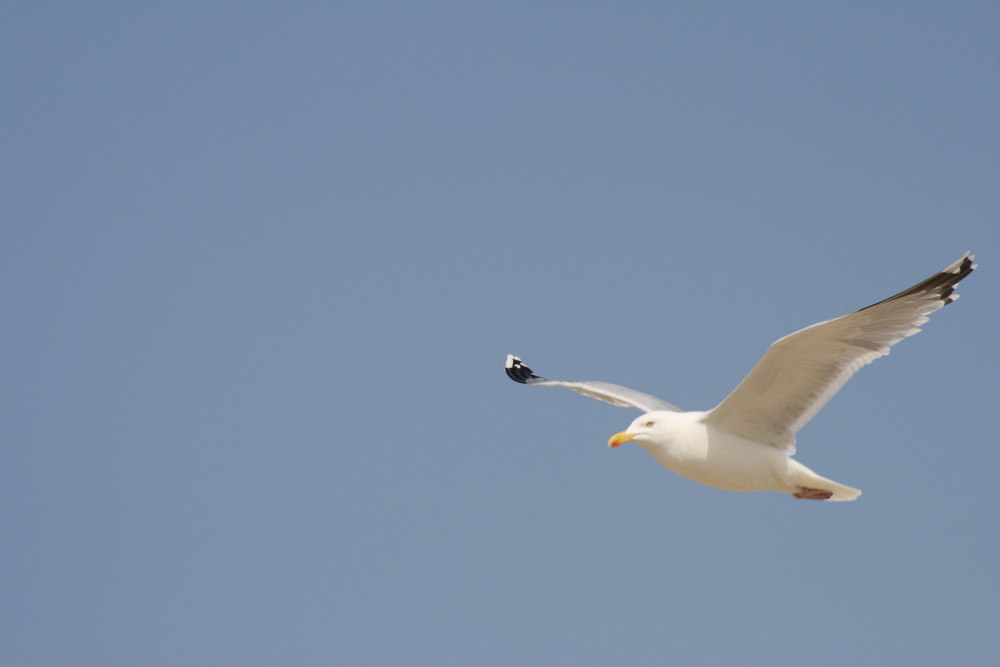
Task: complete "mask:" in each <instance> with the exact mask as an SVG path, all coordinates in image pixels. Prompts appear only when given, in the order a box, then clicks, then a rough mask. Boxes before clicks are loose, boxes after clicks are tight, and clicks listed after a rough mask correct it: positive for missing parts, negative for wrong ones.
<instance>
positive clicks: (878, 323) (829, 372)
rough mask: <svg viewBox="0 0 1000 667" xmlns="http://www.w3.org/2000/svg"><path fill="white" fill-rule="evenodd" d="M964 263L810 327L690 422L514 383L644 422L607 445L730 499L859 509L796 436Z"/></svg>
mask: <svg viewBox="0 0 1000 667" xmlns="http://www.w3.org/2000/svg"><path fill="white" fill-rule="evenodd" d="M972 260H973V257H972V255H971V254H969V253H966V254H965V255H963V256H962V257H961V258H959V260H958V261H956V262H955V263H953V264H951V265H950V266H948V267H947V268H945V269H944V270H942V271H941V272H940V273H937V274H935V275H934V276H931V277H930V278H928V279H927V280H925V281H923V282H922V283H919V284H918V285H915V286H913V287H911V288H910V289H908V290H905V291H903V292H900V293H899V294H897V295H895V296H892V297H890V298H888V299H885V300H884V301H880V302H878V303H876V304H874V305H872V306H868V307H867V308H862V309H861V310H858V311H855V312H853V313H850V314H848V315H844V316H842V317H838V318H835V319H832V320H828V321H826V322H820V323H819V324H814V325H813V326H811V327H806V328H805V329H802V330H800V331H797V332H795V333H793V334H791V335H789V336H785V337H784V338H781V339H779V340H778V341H776V342H775V343H774V344H773V345H771V347H770V348H769V349H768V351H767V353H766V354H765V355H764V357H763V358H762V359H761V360H760V362H759V363H758V364H757V366H755V367H754V369H753V370H752V371H751V372H750V373H749V375H747V377H746V378H744V380H743V381H742V382H741V383H740V384H739V386H737V387H736V389H734V390H733V392H732V393H731V394H730V395H729V396H728V397H726V399H725V400H724V401H722V402H721V403H720V404H719V405H718V406H716V407H715V408H713V409H712V410H707V411H703V412H702V411H692V412H685V411H681V410H680V409H679V408H677V407H675V406H673V405H671V404H670V403H667V402H666V401H663V400H661V399H658V398H656V397H654V396H650V395H649V394H644V393H642V392H638V391H635V390H634V389H629V388H627V387H622V386H620V385H615V384H610V383H607V382H570V381H565V380H546V379H545V378H542V377H539V376H537V375H535V374H534V373H533V372H532V371H531V369H530V368H528V367H527V366H525V365H524V364H523V363H522V362H521V360H520V359H519V358H517V357H515V356H514V355H507V361H506V365H505V367H506V370H507V375H508V376H509V377H510V378H511V379H512V380H515V381H516V382H520V383H522V384H532V385H539V386H551V387H566V388H568V389H572V390H574V391H576V392H578V393H580V394H583V395H585V396H589V397H591V398H597V399H599V400H602V401H606V402H608V403H612V404H614V405H619V406H625V407H634V408H638V409H640V410H642V411H643V413H644V414H643V415H642V416H641V417H639V418H637V419H636V420H635V421H633V422H632V424H631V426H629V427H628V429H626V430H625V431H622V432H621V433H618V434H616V435H614V436H612V437H611V439H610V440H609V441H608V445H609V446H611V447H617V446H619V445H621V444H623V443H625V442H635V443H636V444H638V445H639V446H641V447H642V448H643V449H645V450H646V451H647V452H649V453H650V454H651V455H652V456H653V458H655V459H656V460H657V461H658V462H659V463H660V464H661V465H663V466H664V467H665V468H667V469H669V470H671V471H673V472H675V473H677V474H679V475H683V476H684V477H687V478H689V479H692V480H694V481H696V482H699V483H701V484H705V485H707V486H713V487H717V488H720V489H726V490H729V491H777V492H779V493H787V494H790V495H792V496H795V497H796V498H806V499H810V500H833V501H838V500H854V499H855V498H857V497H858V496H860V495H861V491H859V490H858V489H854V488H851V487H849V486H845V485H843V484H839V483H837V482H834V481H833V480H830V479H827V478H825V477H822V476H820V475H818V474H816V473H815V472H813V471H812V470H810V469H809V468H807V467H806V466H804V465H802V464H801V463H799V462H798V461H796V460H795V459H793V458H791V457H792V455H793V454H795V433H796V432H797V431H798V430H799V429H800V428H801V427H802V426H804V425H805V424H806V422H808V421H809V420H810V419H811V418H812V417H813V416H815V414H816V413H817V412H819V411H820V409H822V407H823V406H824V405H825V404H826V403H827V401H829V400H830V398H832V397H833V395H834V394H836V393H837V391H838V390H839V389H840V388H841V387H842V386H843V385H844V383H846V382H847V380H848V379H850V377H851V376H852V375H853V374H854V373H855V372H856V371H857V370H858V369H859V368H861V367H862V366H864V365H866V364H868V363H871V362H872V361H874V360H875V359H877V358H879V357H882V356H885V355H887V354H888V353H889V349H890V348H891V347H892V346H893V345H895V344H896V343H898V342H899V341H901V340H903V339H904V338H906V337H908V336H912V335H913V334H915V333H917V332H919V331H920V328H919V327H920V325H921V324H923V323H924V322H926V321H927V315H929V314H930V313H931V312H933V311H935V310H937V309H939V308H941V307H943V306H945V305H947V304H949V303H951V302H952V301H954V300H955V299H957V298H958V295H957V294H953V292H954V289H955V287H956V286H957V285H958V283H959V282H960V281H961V280H962V279H963V278H965V277H966V276H967V275H969V274H970V273H971V272H972V271H973V270H974V269H975V268H976V265H975V264H973V263H972Z"/></svg>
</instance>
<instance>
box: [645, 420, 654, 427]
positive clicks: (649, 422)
mask: <svg viewBox="0 0 1000 667" xmlns="http://www.w3.org/2000/svg"><path fill="white" fill-rule="evenodd" d="M652 425H653V422H651V421H648V422H646V423H645V424H643V426H652Z"/></svg>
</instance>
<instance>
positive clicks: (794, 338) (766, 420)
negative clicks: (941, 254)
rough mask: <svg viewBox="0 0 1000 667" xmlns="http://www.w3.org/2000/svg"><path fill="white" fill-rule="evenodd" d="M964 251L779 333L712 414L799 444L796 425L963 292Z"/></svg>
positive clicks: (752, 432)
mask: <svg viewBox="0 0 1000 667" xmlns="http://www.w3.org/2000/svg"><path fill="white" fill-rule="evenodd" d="M973 259H974V256H973V255H970V254H969V253H965V254H964V255H963V256H962V257H961V258H960V259H959V260H958V261H956V262H955V263H954V264H952V265H951V266H949V267H947V268H946V269H944V270H942V271H941V272H940V273H937V274H935V275H933V276H931V277H930V278H928V279H927V280H925V281H923V282H922V283H920V284H919V285H914V286H913V287H911V288H910V289H908V290H905V291H903V292H900V293H899V294H897V295H895V296H893V297H889V298H888V299H885V300H884V301H879V302H878V303H876V304H874V305H871V306H868V307H867V308H862V309H861V310H859V311H856V312H853V313H850V314H849V315H844V316H843V317H838V318H836V319H834V320H828V321H826V322H820V323H819V324H814V325H813V326H811V327H807V328H805V329H802V330H801V331H796V332H795V333H793V334H791V335H789V336H785V337H784V338H782V339H780V340H778V341H776V342H775V343H774V344H773V345H771V347H770V348H769V349H768V351H767V353H766V354H765V355H764V357H763V358H762V359H761V360H760V362H758V363H757V365H756V366H755V367H754V368H753V370H752V371H750V374H749V375H747V376H746V378H744V380H743V381H742V382H741V383H740V384H739V386H738V387H736V389H734V390H733V393H731V394H729V396H727V397H726V399H725V400H724V401H722V403H720V404H719V405H718V406H717V407H716V408H715V409H714V410H712V411H711V412H709V413H708V415H707V416H706V418H705V421H706V422H707V423H709V424H711V425H713V426H715V427H716V428H719V429H721V430H723V431H727V432H729V433H733V434H736V435H739V436H742V437H744V438H747V439H749V440H754V441H756V442H763V443H768V444H771V445H775V446H776V447H781V448H784V449H789V450H794V448H795V433H796V431H798V430H799V429H800V428H802V427H803V426H804V425H805V424H806V422H808V421H809V420H810V419H812V418H813V417H814V416H815V415H816V413H817V412H819V411H820V409H822V407H823V406H824V405H826V403H827V401H829V400H830V399H831V398H832V397H833V395H834V394H836V393H837V391H838V390H839V389H840V388H841V387H842V386H844V383H846V382H847V381H848V380H849V379H850V378H851V376H852V375H854V373H855V372H856V371H857V370H858V369H859V368H861V367H862V366H865V365H866V364H869V363H871V362H872V361H874V360H875V359H878V358H879V357H883V356H885V355H887V354H889V348H891V347H892V346H893V345H895V344H896V343H898V342H899V341H901V340H903V339H904V338H907V337H908V336H912V335H913V334H915V333H917V332H919V331H920V325H921V324H924V323H925V322H926V321H927V316H928V315H930V314H931V313H932V312H934V311H935V310H937V309H938V308H941V307H943V306H946V305H948V304H949V303H951V302H952V301H954V300H955V299H957V298H958V294H954V291H955V287H956V286H957V285H958V283H959V282H961V280H962V279H963V278H965V277H966V276H967V275H969V274H970V273H972V271H973V270H974V269H975V268H976V265H975V264H973V263H972V260H973Z"/></svg>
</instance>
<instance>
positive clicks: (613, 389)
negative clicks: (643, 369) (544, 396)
mask: <svg viewBox="0 0 1000 667" xmlns="http://www.w3.org/2000/svg"><path fill="white" fill-rule="evenodd" d="M504 368H505V369H506V370H507V376H508V377H509V378H510V379H511V380H514V381H515V382H520V383H521V384H530V385H534V386H537V387H566V388H567V389H572V390H573V391H575V392H576V393H578V394H583V395H584V396H589V397H590V398H596V399H597V400H599V401H604V402H605V403H610V404H611V405H617V406H620V407H623V408H638V409H639V410H642V411H643V412H653V411H654V410H671V411H674V412H680V408H678V407H677V406H674V405H671V404H670V403H667V402H666V401H663V400H660V399H659V398H657V397H655V396H650V395H649V394H644V393H642V392H641V391H636V390H635V389H629V388H628V387H623V386H621V385H618V384H611V383H610V382H572V381H569V380H546V379H545V378H543V377H539V376H537V375H535V374H534V373H533V372H532V371H531V369H530V368H528V367H527V366H525V365H524V364H523V363H522V362H521V359H520V358H518V357H515V356H514V355H513V354H508V355H507V361H506V363H505V364H504Z"/></svg>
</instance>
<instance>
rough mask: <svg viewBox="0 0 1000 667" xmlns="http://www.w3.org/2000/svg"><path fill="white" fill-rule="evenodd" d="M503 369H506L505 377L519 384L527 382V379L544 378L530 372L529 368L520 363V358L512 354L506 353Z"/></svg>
mask: <svg viewBox="0 0 1000 667" xmlns="http://www.w3.org/2000/svg"><path fill="white" fill-rule="evenodd" d="M504 370H506V371H507V377H509V378H510V379H511V380H513V381H514V382H520V383H521V384H528V381H529V380H543V381H544V380H545V378H543V377H539V376H537V375H535V374H534V373H532V372H531V369H530V368H528V367H527V366H525V365H524V364H523V363H521V358H520V357H515V356H514V355H513V354H508V355H507V361H506V362H505V363H504Z"/></svg>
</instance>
